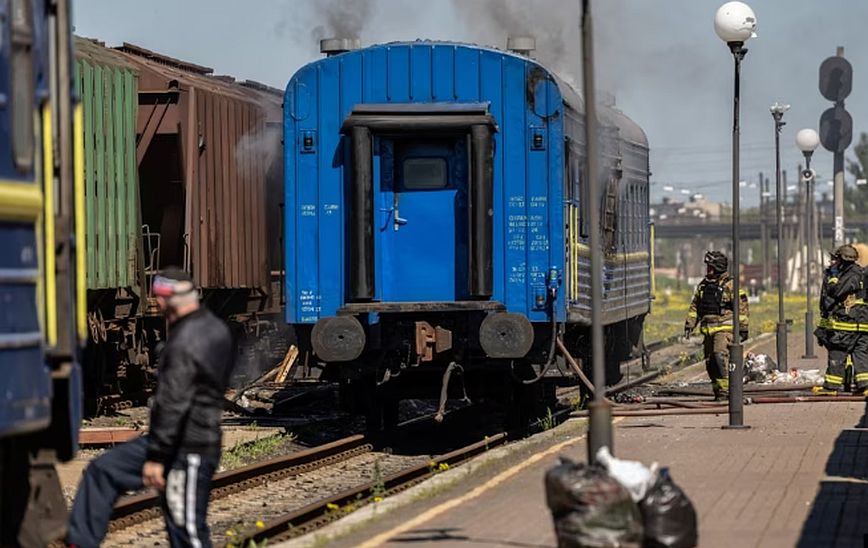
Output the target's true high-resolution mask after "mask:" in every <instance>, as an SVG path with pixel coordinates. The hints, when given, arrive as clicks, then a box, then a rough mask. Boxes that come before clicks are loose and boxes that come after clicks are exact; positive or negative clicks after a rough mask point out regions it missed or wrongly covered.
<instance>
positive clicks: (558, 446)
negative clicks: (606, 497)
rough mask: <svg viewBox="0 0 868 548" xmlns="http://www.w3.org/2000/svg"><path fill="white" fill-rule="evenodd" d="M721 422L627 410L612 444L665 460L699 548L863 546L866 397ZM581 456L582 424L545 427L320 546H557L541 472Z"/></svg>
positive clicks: (769, 408) (867, 531)
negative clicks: (538, 438) (545, 433)
mask: <svg viewBox="0 0 868 548" xmlns="http://www.w3.org/2000/svg"><path fill="white" fill-rule="evenodd" d="M770 344H771V346H772V348H773V345H774V340H773V339H772V340H771V342H770ZM799 344H801V345H802V346H801V349H803V348H804V339H803V338H800V337H798V336H796V337H793V340H792V341H791V344H790V345H789V347H790V352H791V354H790V355H791V356H801V351H800V349H799ZM757 350H760V351H762V350H767V349H766V348H758V349H757ZM817 354H818V359H817V360H801V359H799V358H796V359H794V360H792V361H791V364H790V365H791V366H799V367H803V368H816V367H822V363H824V362H825V352H824V351H823V350H822V349H817ZM726 422H727V416H726V415H692V416H666V417H643V418H626V419H623V420H619V421H617V423H616V425H615V442H614V445H615V453H616V455H617V456H619V457H622V458H628V459H635V460H641V461H643V462H645V463H651V462H653V461H656V462H658V463H660V464H661V465H663V466H668V467H669V468H670V470H671V474H672V477H673V478H674V480H675V481H676V482H677V483H678V484H679V485H680V486H681V487H682V488H683V489H684V490H685V491H686V492H687V494H688V496H689V497H690V498H691V500H692V501H693V503H694V505H695V507H696V509H697V512H698V515H699V539H700V543H699V545H700V546H703V547H718V546H720V547H730V546H738V547H742V546H758V547H760V546H761V547H777V546H781V547H783V546H804V547H815V546H816V547H825V546H830V547H831V546H863V545H866V546H868V544H863V543H868V540H866V539H868V409H866V404H865V403H862V402H857V403H853V402H851V403H845V402H834V403H797V404H768V405H752V406H746V407H745V423H746V424H748V425H750V426H751V428H750V429H748V430H743V431H734V430H723V429H721V426H722V425H724V424H726ZM560 428H564V429H565V432H569V430H567V429H568V428H569V425H562V426H561V427H559V429H560ZM585 454H586V439H585V437H584V435H583V434H582V433H581V430H576V429H575V428H574V429H573V430H572V431H571V432H569V434H567V435H564V436H558V435H552V436H549V438H548V440H547V441H546V442H545V443H540V444H534V443H530V444H528V446H527V447H525V448H524V449H522V450H519V451H517V452H516V453H515V454H513V455H511V456H510V457H507V458H505V459H504V460H503V461H501V462H498V463H497V464H495V465H491V466H488V467H483V468H482V469H481V470H478V471H476V472H474V473H473V474H470V475H468V476H466V477H465V479H462V481H461V482H460V483H459V484H458V485H455V486H452V487H450V488H443V489H442V490H441V492H433V493H428V495H427V496H426V497H424V500H417V501H415V502H413V503H411V504H409V505H406V506H404V507H401V508H398V509H393V510H391V511H389V512H388V513H385V515H381V516H378V519H376V520H373V521H372V522H368V523H367V524H366V525H356V526H355V528H354V529H353V530H352V531H351V532H350V533H349V534H347V535H345V536H343V537H342V538H339V539H337V540H334V541H332V542H325V539H322V538H320V539H319V541H318V545H320V546H322V545H329V546H339V547H343V546H361V547H366V548H367V547H373V546H388V547H402V546H403V547H408V546H412V547H414V548H417V547H418V548H421V547H438V548H445V547H452V546H455V547H463V546H468V547H469V546H473V547H477V546H492V547H494V546H504V547H555V546H557V542H556V539H555V535H554V530H553V526H552V521H551V517H550V514H549V511H548V508H547V507H546V504H545V493H544V490H543V476H544V474H545V472H546V470H547V469H549V468H550V467H551V466H552V465H554V464H555V463H556V462H557V457H558V455H565V456H568V457H570V458H572V459H574V460H585V456H586V455H585ZM456 471H457V470H456ZM293 544H295V543H288V545H293Z"/></svg>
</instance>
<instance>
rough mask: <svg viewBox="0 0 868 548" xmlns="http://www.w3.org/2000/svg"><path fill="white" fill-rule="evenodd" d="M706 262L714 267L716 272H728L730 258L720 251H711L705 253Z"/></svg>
mask: <svg viewBox="0 0 868 548" xmlns="http://www.w3.org/2000/svg"><path fill="white" fill-rule="evenodd" d="M705 264H707V265H708V266H710V267H711V268H712V269H714V271H715V272H726V269H727V267H728V266H729V260H728V259H727V258H726V255H724V254H723V253H721V252H720V251H709V252H708V253H706V254H705Z"/></svg>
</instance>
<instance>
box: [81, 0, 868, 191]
mask: <svg viewBox="0 0 868 548" xmlns="http://www.w3.org/2000/svg"><path fill="white" fill-rule="evenodd" d="M722 3H723V2H722V0H604V1H600V0H597V1H596V2H595V4H594V6H595V10H596V11H597V13H596V15H597V17H596V20H595V24H596V33H597V36H596V38H597V46H596V47H597V57H598V66H599V76H598V80H599V83H600V87H604V88H606V89H608V90H611V91H612V92H613V93H614V94H615V96H616V101H617V106H618V108H620V109H621V110H623V111H624V112H625V113H626V114H627V115H629V116H630V117H632V118H633V119H634V120H636V121H637V122H638V123H639V124H640V125H641V126H642V127H643V128H644V129H645V131H646V133H647V134H648V139H649V141H650V146H651V170H652V172H653V175H652V178H651V179H652V182H653V184H654V187H653V195H654V196H655V197H659V196H661V195H664V194H667V193H666V192H664V191H663V186H664V185H673V186H674V187H675V191H674V192H671V193H669V194H671V195H674V196H679V197H682V196H681V194H679V191H680V190H681V189H689V190H690V191H691V192H700V193H702V194H704V195H705V196H706V197H708V198H710V199H715V200H723V201H728V200H729V199H730V196H731V194H730V186H731V185H730V181H731V148H730V142H731V123H732V56H731V55H730V53H729V50H728V49H727V48H726V47H725V45H724V44H723V43H722V42H721V41H720V40H719V39H718V37H717V35H716V34H715V33H714V30H713V25H712V21H713V17H714V12H715V11H716V9H717V7H718V6H719V5H720V4H722ZM750 4H751V6H752V7H753V9H754V11H755V12H756V15H757V20H758V23H759V30H758V34H759V36H758V38H756V39H754V40H751V41H750V42H748V44H747V45H748V48H749V50H750V52H749V53H748V55H747V58H746V59H745V61H744V64H743V72H742V83H743V86H742V163H741V165H742V170H741V178H742V179H744V180H747V181H750V182H755V181H756V180H757V178H758V173H759V172H760V171H762V172H763V173H764V174H765V175H766V176H771V177H772V184H774V171H773V170H774V131H773V125H772V118H771V115H770V114H769V110H768V107H769V105H771V104H772V103H773V102H775V101H776V100H779V101H781V102H785V103H789V104H791V105H792V108H791V109H790V111H789V112H787V114H786V115H785V117H784V120H785V121H786V122H787V126H786V127H785V128H784V132H783V134H782V141H781V142H782V156H783V162H784V166H785V168H786V169H787V171H788V172H789V173H788V175H789V181H788V182H789V183H790V184H793V183H794V182H795V179H796V178H795V170H796V164H797V163H798V162H799V161H801V153H800V152H799V151H798V150H797V149H796V148H795V145H794V136H795V133H796V131H797V130H798V129H799V128H802V127H813V128H815V129H817V126H818V124H819V117H820V114H821V113H822V112H823V110H825V109H826V108H828V107H829V106H830V103H829V102H828V101H827V100H826V99H824V98H823V97H822V96H821V95H820V94H819V91H818V89H817V81H818V68H819V64H820V63H821V62H822V61H823V59H825V58H826V57H828V56H831V55H834V54H835V48H836V46H844V48H845V56H846V57H847V58H848V59H849V61H850V62H851V63H852V65H853V69H854V78H853V93H852V94H851V96H850V97H849V98H848V99H847V102H846V105H847V110H848V111H849V112H850V113H851V114H852V116H853V120H854V132H855V133H856V135H858V132H860V131H868V122H866V120H868V105H866V97H868V1H866V0H753V1H751V2H750ZM578 6H579V0H574V1H573V0H504V1H501V0H255V1H251V0H247V1H240V0H237V1H231V0H183V1H179V0H149V1H148V2H134V1H132V0H79V1H78V2H76V3H75V10H76V11H75V27H76V33H77V34H79V35H81V36H87V37H91V38H98V39H100V40H103V41H105V42H106V43H107V44H108V45H118V44H120V43H121V42H125V41H126V42H131V43H134V44H137V45H141V46H144V47H146V48H148V49H152V50H155V51H158V52H161V53H164V54H166V55H170V56H173V57H178V58H181V59H184V60H188V61H192V62H194V63H198V64H201V65H206V66H209V67H213V68H214V69H215V71H216V72H217V73H219V74H231V75H233V76H235V77H237V78H241V79H252V80H258V81H261V82H265V83H267V84H270V85H272V86H275V87H279V88H284V87H285V85H286V82H287V81H288V80H289V78H290V77H291V76H292V74H293V73H294V72H295V71H296V70H297V69H298V68H300V67H301V66H303V65H304V64H305V63H308V62H310V61H312V60H315V59H317V58H319V57H320V54H319V51H318V42H317V41H318V39H319V38H321V37H324V36H330V35H333V34H336V33H350V34H358V35H359V37H360V38H361V40H362V44H363V45H368V44H374V43H379V42H386V41H394V40H415V39H417V38H431V39H439V40H459V41H472V42H477V43H483V44H490V45H495V46H500V47H502V46H504V45H505V42H506V35H507V34H508V33H509V32H524V33H529V34H534V35H535V36H536V38H537V44H538V52H537V57H538V58H539V59H540V60H541V61H542V62H544V63H547V64H550V65H551V66H552V67H553V68H555V69H556V70H557V71H558V72H560V73H572V75H573V76H575V75H576V74H578V73H579V72H580V64H579V59H580V50H579V49H578V44H579V39H578V33H577V29H578V25H579V8H578ZM565 75H566V76H569V74H565ZM574 79H576V80H578V79H577V78H574ZM814 167H815V168H816V169H817V171H818V173H819V177H818V185H817V186H818V189H819V190H820V191H822V190H825V189H826V188H827V187H826V181H827V180H828V179H831V177H832V158H831V153H829V152H826V151H825V150H823V149H822V148H820V149H819V150H818V151H817V153H816V154H815V155H814ZM848 178H849V176H848ZM744 193H745V194H744V196H743V202H742V204H743V206H750V205H752V204H755V203H756V201H757V190H756V189H750V188H747V189H744Z"/></svg>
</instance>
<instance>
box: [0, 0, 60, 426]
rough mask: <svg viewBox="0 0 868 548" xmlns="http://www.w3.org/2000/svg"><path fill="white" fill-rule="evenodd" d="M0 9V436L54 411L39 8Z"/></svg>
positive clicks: (43, 423)
mask: <svg viewBox="0 0 868 548" xmlns="http://www.w3.org/2000/svg"><path fill="white" fill-rule="evenodd" d="M35 4H38V3H35ZM3 8H4V9H6V10H11V11H12V12H13V13H6V14H4V17H3V21H4V22H8V25H9V27H10V28H8V29H3V32H2V37H3V38H2V44H0V92H2V95H3V97H4V104H3V108H0V126H2V128H3V131H0V151H2V152H0V368H2V370H3V371H4V374H3V375H2V377H0V390H2V392H3V394H4V397H3V398H2V399H0V437H5V436H9V435H12V434H20V433H25V432H32V431H35V430H39V429H42V428H45V427H46V426H47V425H48V423H49V421H50V415H51V378H50V371H49V368H48V366H47V364H46V363H45V360H44V355H43V343H44V337H43V331H42V329H41V324H40V319H41V317H42V316H43V314H44V310H41V309H40V303H42V302H44V300H42V299H40V298H39V293H40V291H41V288H42V287H43V284H42V280H41V276H40V263H39V260H38V257H39V255H40V253H41V250H40V243H39V241H38V234H39V233H40V232H41V226H40V225H41V220H42V214H43V210H44V203H45V202H44V194H43V190H42V184H41V181H40V180H39V178H38V173H39V172H40V171H41V170H40V168H41V166H39V165H37V160H38V158H40V157H41V155H40V154H39V151H38V148H37V139H36V135H37V134H38V129H39V128H37V127H35V123H34V119H38V115H39V103H40V101H41V98H44V97H45V96H46V95H47V89H46V82H45V79H44V78H43V76H42V72H43V68H44V67H45V61H46V60H47V59H44V58H43V56H42V55H41V53H44V50H43V47H44V45H43V44H41V43H40V40H39V38H40V37H41V36H44V34H45V29H44V24H43V21H44V20H43V18H42V17H41V16H40V13H41V10H40V11H39V12H36V13H34V9H38V5H34V6H32V7H31V6H27V5H24V4H23V3H20V2H19V3H16V4H15V5H14V6H10V5H9V4H3ZM34 16H35V17H34ZM9 31H12V32H9ZM10 396H11V397H10Z"/></svg>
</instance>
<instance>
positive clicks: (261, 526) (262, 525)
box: [256, 519, 265, 529]
mask: <svg viewBox="0 0 868 548" xmlns="http://www.w3.org/2000/svg"><path fill="white" fill-rule="evenodd" d="M256 528H257V529H265V522H264V521H262V520H261V519H258V520H256Z"/></svg>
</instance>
